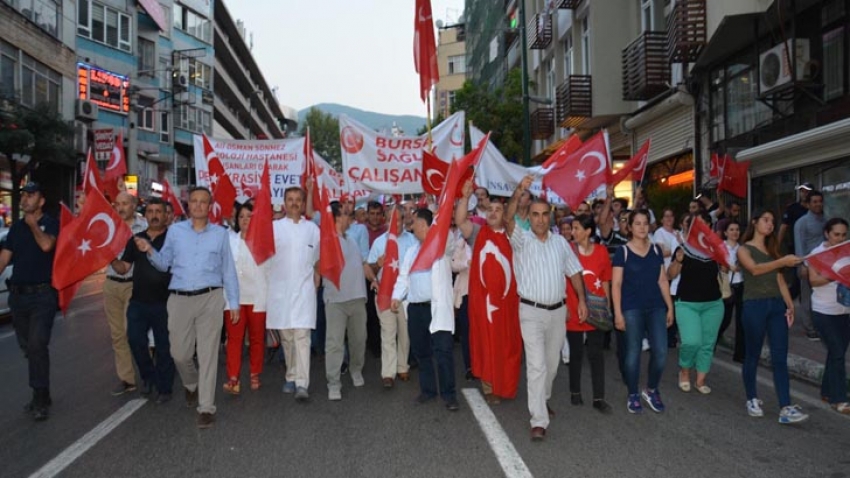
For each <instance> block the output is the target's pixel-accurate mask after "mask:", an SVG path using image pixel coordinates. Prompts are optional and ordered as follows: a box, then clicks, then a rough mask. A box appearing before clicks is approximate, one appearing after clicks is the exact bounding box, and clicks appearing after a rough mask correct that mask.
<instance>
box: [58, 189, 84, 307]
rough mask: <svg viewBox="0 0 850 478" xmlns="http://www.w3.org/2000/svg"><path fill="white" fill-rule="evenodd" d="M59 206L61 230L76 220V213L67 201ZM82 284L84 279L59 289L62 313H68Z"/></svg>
mask: <svg viewBox="0 0 850 478" xmlns="http://www.w3.org/2000/svg"><path fill="white" fill-rule="evenodd" d="M59 207H60V214H59V230H60V231H61V230H62V229H64V228H65V227H66V226H67V225H68V224H71V221H73V220H74V214H73V213H72V212H71V210H70V209H68V206H66V205H65V203H59ZM54 260H55V259H54ZM81 285H83V281H79V282H75V283H73V284H71V285H69V286H68V287H65V288H64V289H60V290H59V310H61V311H62V315H68V307H70V306H71V301H72V300H73V299H74V296H75V295H77V289H79V288H80V286H81Z"/></svg>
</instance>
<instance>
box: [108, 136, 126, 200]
mask: <svg viewBox="0 0 850 478" xmlns="http://www.w3.org/2000/svg"><path fill="white" fill-rule="evenodd" d="M125 174H127V162H126V160H125V158H124V133H123V132H120V131H119V132H118V136H117V137H116V138H115V145H114V146H113V147H112V155H111V157H110V159H109V164H107V165H106V170H105V171H104V172H103V182H104V188H105V191H104V192H105V193H106V194H108V195H109V197H110V198H112V200H115V198H116V197H118V194H119V193H120V192H121V191H125V190H126V189H127V188H126V187H125V186H124V175H125Z"/></svg>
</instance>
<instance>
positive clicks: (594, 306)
mask: <svg viewBox="0 0 850 478" xmlns="http://www.w3.org/2000/svg"><path fill="white" fill-rule="evenodd" d="M585 303H586V304H587V323H588V324H590V325H592V326H594V327H595V328H596V330H601V331H602V332H609V331H611V330H613V329H614V323H613V321H612V320H611V319H612V318H611V309H610V308H609V307H608V298H607V297H602V296H599V295H595V294H590V293H587V292H585Z"/></svg>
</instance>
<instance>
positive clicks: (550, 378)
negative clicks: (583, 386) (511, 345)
mask: <svg viewBox="0 0 850 478" xmlns="http://www.w3.org/2000/svg"><path fill="white" fill-rule="evenodd" d="M566 323H567V308H566V306H565V307H561V308H558V309H555V310H543V309H538V308H537V307H533V306H530V305H528V304H522V303H520V304H519V325H520V329H521V330H522V341H523V344H524V346H525V375H526V381H527V383H528V411H529V412H530V413H531V426H532V427H543V428H546V427H548V426H549V411H548V410H547V409H546V402H547V401H548V400H549V398H550V397H551V396H552V382H554V381H555V376H556V375H557V374H558V363H559V361H560V359H561V348H563V346H564V341H565V340H566V337H567V334H566V331H567V328H566Z"/></svg>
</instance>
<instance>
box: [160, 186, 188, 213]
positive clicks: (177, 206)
mask: <svg viewBox="0 0 850 478" xmlns="http://www.w3.org/2000/svg"><path fill="white" fill-rule="evenodd" d="M162 189H163V191H162V199H163V200H164V201H168V203H170V204H171V207H172V209H174V215H175V216H185V215H186V210H185V209H183V203H181V202H180V199H179V198H178V197H177V195H176V194H175V193H174V189H173V188H172V187H171V183H169V182H168V179H166V180H164V181H163V188H162Z"/></svg>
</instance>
